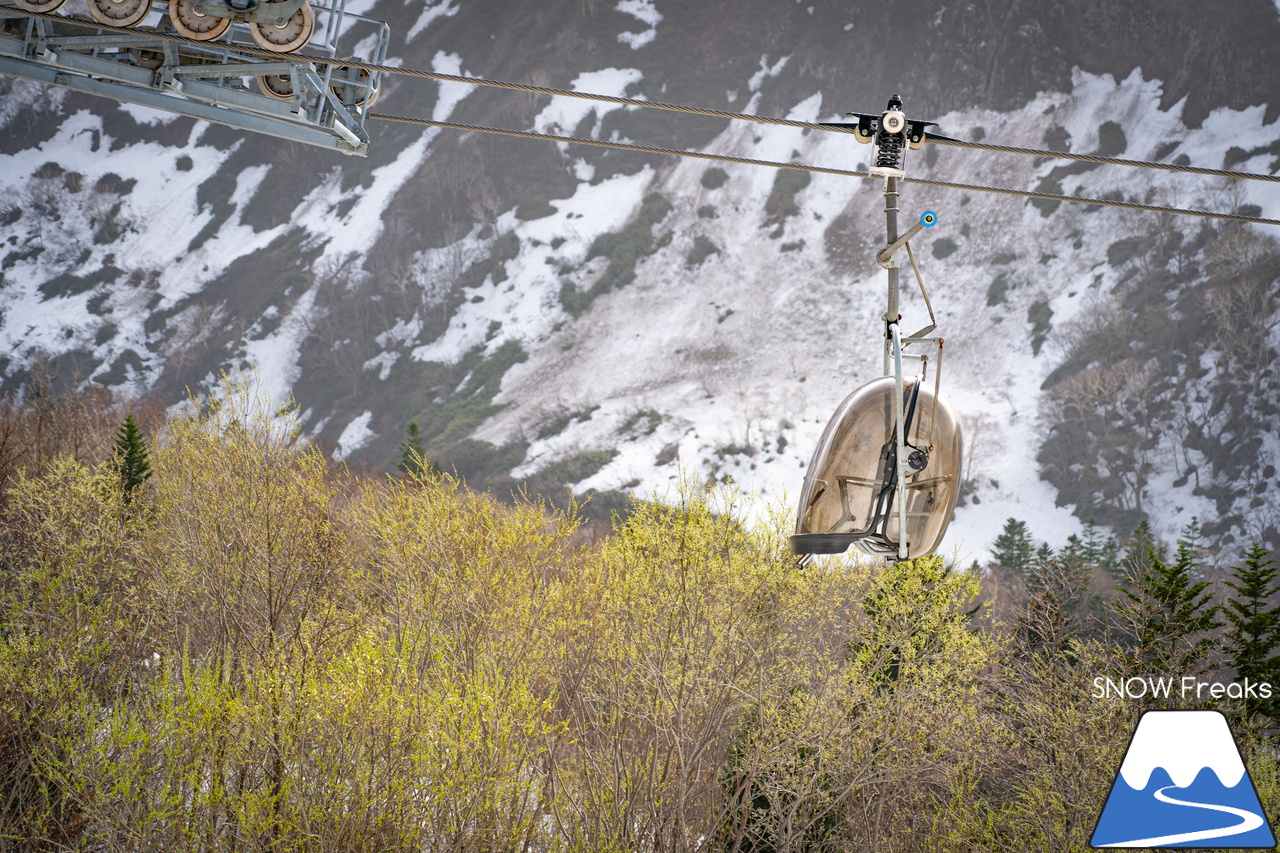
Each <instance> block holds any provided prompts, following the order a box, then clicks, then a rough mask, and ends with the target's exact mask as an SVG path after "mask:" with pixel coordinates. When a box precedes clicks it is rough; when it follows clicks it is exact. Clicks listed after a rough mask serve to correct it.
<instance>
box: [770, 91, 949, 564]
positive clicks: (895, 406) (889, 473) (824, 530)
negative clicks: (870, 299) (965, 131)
mask: <svg viewBox="0 0 1280 853" xmlns="http://www.w3.org/2000/svg"><path fill="white" fill-rule="evenodd" d="M850 115H852V116H855V117H856V118H857V119H858V121H857V123H856V124H846V123H841V124H840V125H839V126H844V127H850V126H851V127H854V128H855V131H854V136H855V137H856V138H857V139H858V140H859V141H860V142H866V143H874V144H875V146H876V158H875V165H874V166H872V167H871V169H870V174H871V176H873V177H879V178H883V179H884V214H885V244H884V247H883V248H881V249H880V250H879V251H878V252H877V253H876V261H877V262H878V263H879V264H880V265H881V266H883V267H884V268H885V270H886V272H887V273H888V305H887V308H886V311H885V313H884V316H883V323H884V326H883V334H884V373H885V375H884V376H882V377H880V378H879V379H875V380H872V381H871V382H868V383H867V384H865V385H863V386H862V387H860V388H858V389H857V390H856V391H854V392H853V393H852V394H850V395H849V396H848V397H847V398H846V399H845V400H844V402H843V403H841V404H840V407H839V408H838V409H836V412H835V414H834V415H832V417H831V420H830V421H829V422H828V423H827V427H826V429H825V430H824V431H823V434H822V437H821V439H819V441H818V446H817V448H816V449H815V450H814V454H813V458H812V460H811V461H810V463H809V466H808V468H807V469H806V474H805V481H804V486H803V488H802V490H801V494H800V508H799V512H798V514H797V518H796V532H795V535H794V536H792V537H791V550H792V553H795V554H836V553H841V552H843V551H846V550H848V548H849V546H851V545H852V546H854V547H855V548H857V549H858V550H860V551H862V552H864V553H866V554H870V555H873V556H877V557H885V558H887V559H898V560H905V559H909V558H913V557H920V556H924V555H925V554H929V553H932V552H933V551H934V550H935V549H936V548H937V547H938V545H939V544H941V542H942V537H943V535H944V534H945V533H946V529H947V525H948V524H949V523H950V521H951V515H952V513H953V512H954V511H955V504H956V498H957V496H958V494H959V485H960V470H961V460H962V457H963V453H964V440H963V436H962V433H961V427H960V419H959V417H958V416H957V414H956V412H955V409H954V408H952V406H951V404H950V403H949V402H948V401H947V400H946V398H944V397H943V396H942V394H941V388H940V381H941V372H942V344H943V340H942V338H941V337H937V336H931V335H932V332H933V331H934V330H935V329H936V328H937V320H936V318H935V317H934V314H933V307H932V305H931V304H930V302H929V296H928V293H927V292H926V291H925V289H924V281H923V280H922V279H921V277H920V270H919V267H918V266H917V264H916V261H915V255H914V254H913V253H912V251H911V240H912V238H914V237H915V236H916V235H917V234H919V233H920V232H921V230H923V229H925V228H930V227H932V226H933V225H935V224H936V223H937V221H938V217H937V215H936V214H934V213H933V211H925V212H924V214H922V215H921V217H920V220H919V221H918V222H917V223H915V224H914V225H913V226H912V227H911V228H910V229H908V231H907V232H906V233H905V234H899V233H898V213H899V208H898V201H899V191H898V184H899V180H900V179H901V178H903V177H904V176H905V173H904V171H903V165H904V160H905V155H906V152H907V150H908V149H909V148H918V147H920V146H921V145H923V144H924V141H925V139H926V131H925V128H926V127H930V126H932V125H933V122H926V121H917V120H910V119H907V118H906V116H905V115H904V114H903V112H902V101H901V99H899V98H898V96H896V95H895V96H894V97H893V98H891V99H890V100H889V104H888V107H887V109H886V110H885V112H883V113H881V114H880V115H869V114H861V113H851V114H850ZM928 135H929V136H935V135H933V134H928ZM936 138H945V137H936ZM904 253H905V254H906V256H907V258H908V259H909V261H910V263H911V268H912V271H913V273H914V274H915V277H916V282H917V284H918V285H919V287H920V293H921V296H923V298H924V303H925V307H926V308H927V309H928V312H929V324H928V325H926V326H925V327H924V328H922V329H921V330H920V331H918V332H915V333H914V334H911V335H905V334H903V332H902V329H901V321H902V316H901V314H900V313H899V274H900V272H901V268H902V255H903V254H904ZM912 344H917V345H922V346H927V347H931V348H933V349H934V350H935V351H936V360H937V363H936V364H935V365H934V371H933V387H932V388H930V387H928V384H927V383H926V379H927V373H928V367H929V359H930V355H929V353H928V352H927V351H926V352H920V353H908V352H906V351H905V350H906V348H907V347H908V346H910V345H912ZM904 361H908V362H915V363H917V364H918V365H919V368H920V369H919V371H918V372H916V373H913V374H910V375H908V374H907V373H906V372H905V370H904V366H903V363H904Z"/></svg>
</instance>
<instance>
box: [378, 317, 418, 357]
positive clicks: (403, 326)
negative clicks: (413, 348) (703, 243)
mask: <svg viewBox="0 0 1280 853" xmlns="http://www.w3.org/2000/svg"><path fill="white" fill-rule="evenodd" d="M420 334H422V317H420V316H419V315H418V314H414V315H413V316H412V317H411V318H409V319H408V320H405V319H404V318H399V319H397V320H396V323H395V325H394V326H392V327H391V328H390V329H388V330H387V331H385V332H383V333H382V334H380V335H378V337H377V338H375V340H377V342H378V346H380V347H383V348H384V349H385V348H386V347H390V346H393V345H395V344H411V343H413V342H414V340H415V339H416V338H417V337H418V335H420Z"/></svg>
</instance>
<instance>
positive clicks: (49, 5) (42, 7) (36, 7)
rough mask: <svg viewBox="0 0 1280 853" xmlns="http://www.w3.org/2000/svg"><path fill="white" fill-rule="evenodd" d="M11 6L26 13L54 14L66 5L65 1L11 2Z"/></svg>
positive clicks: (21, 0) (32, 0) (30, 0)
mask: <svg viewBox="0 0 1280 853" xmlns="http://www.w3.org/2000/svg"><path fill="white" fill-rule="evenodd" d="M13 5H15V6H17V7H18V8H19V9H22V10H23V11H26V12H45V13H49V12H56V11H58V10H59V9H61V8H62V7H63V6H65V5H67V0H13Z"/></svg>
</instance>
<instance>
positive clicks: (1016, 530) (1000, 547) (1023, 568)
mask: <svg viewBox="0 0 1280 853" xmlns="http://www.w3.org/2000/svg"><path fill="white" fill-rule="evenodd" d="M992 556H993V557H995V560H996V562H997V563H999V564H1000V565H1001V566H1004V567H1005V568H1006V569H1009V570H1010V571H1015V572H1018V573H1019V574H1023V575H1027V574H1030V572H1031V570H1032V560H1033V558H1034V557H1035V545H1034V544H1032V541H1031V535H1030V534H1029V533H1027V523H1026V522H1025V521H1018V519H1016V518H1010V519H1009V520H1007V521H1006V522H1005V523H1004V530H1003V532H1001V534H1000V535H999V536H997V537H996V541H995V544H994V545H993V546H992Z"/></svg>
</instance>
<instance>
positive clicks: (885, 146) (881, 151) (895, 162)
mask: <svg viewBox="0 0 1280 853" xmlns="http://www.w3.org/2000/svg"><path fill="white" fill-rule="evenodd" d="M902 143H903V138H902V134H901V133H883V134H881V135H880V140H879V144H878V145H877V146H876V166H877V168H881V169H900V168H901V166H900V165H899V164H900V163H901V159H902Z"/></svg>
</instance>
